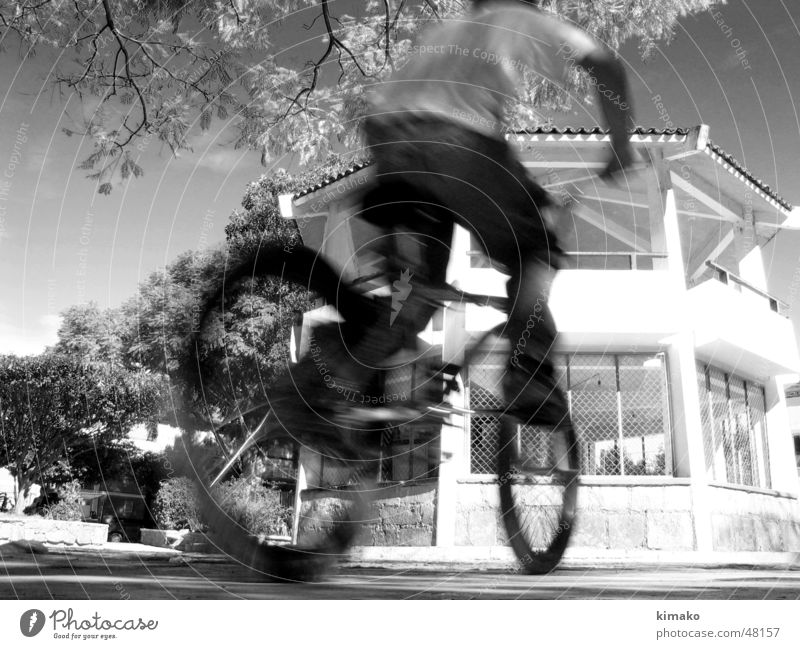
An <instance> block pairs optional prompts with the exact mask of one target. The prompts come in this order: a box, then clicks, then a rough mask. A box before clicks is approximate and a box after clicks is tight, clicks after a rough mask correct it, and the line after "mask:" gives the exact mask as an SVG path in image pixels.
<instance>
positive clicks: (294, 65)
mask: <svg viewBox="0 0 800 649" xmlns="http://www.w3.org/2000/svg"><path fill="white" fill-rule="evenodd" d="M724 1H725V0H658V2H655V1H653V0H624V1H623V0H594V1H593V2H586V1H585V0H543V1H542V7H543V8H544V9H545V10H546V11H552V12H555V13H556V14H558V15H560V16H562V17H564V18H566V19H568V20H571V21H573V22H575V23H576V24H578V25H580V26H581V27H583V28H585V29H587V30H588V31H589V32H591V33H593V34H595V35H596V36H597V37H598V38H599V39H600V40H601V41H603V42H604V43H606V44H607V45H608V46H609V47H610V48H611V49H613V50H616V49H617V48H619V47H620V45H621V44H622V43H623V42H625V41H627V40H629V39H637V40H638V42H639V44H640V48H641V50H642V53H643V55H646V54H647V53H649V52H650V51H651V50H652V49H653V47H654V46H655V44H656V43H657V42H658V41H668V40H669V39H670V38H671V37H672V35H673V32H674V29H675V25H676V21H677V19H678V18H679V17H681V16H683V15H687V14H691V13H696V12H699V11H703V10H705V9H707V8H709V7H711V6H713V5H715V4H721V3H723V2H724ZM469 4H470V3H469V2H467V1H466V0H435V1H434V0H383V1H382V2H379V1H378V0H368V1H367V2H364V3H362V2H356V1H355V0H288V1H287V0H197V1H196V2H192V3H186V2H183V1H182V0H102V2H96V1H95V0H75V1H74V2H48V1H45V2H41V1H40V0H0V30H2V39H3V41H4V42H8V36H9V35H11V34H13V35H15V36H16V37H17V39H18V40H19V41H21V43H22V44H23V47H22V48H21V50H22V51H23V52H26V53H27V54H26V56H30V55H31V54H32V53H33V52H34V51H36V50H38V49H41V48H43V47H49V48H53V49H55V50H56V51H58V53H59V54H61V53H62V52H68V53H69V54H70V55H69V56H59V61H58V65H57V68H56V71H55V73H54V75H53V79H54V83H55V84H56V86H57V87H58V88H59V89H61V90H63V91H65V93H64V94H65V95H66V94H71V93H73V92H77V93H78V94H79V96H81V97H84V98H87V99H90V98H93V101H94V102H95V104H97V103H98V100H99V105H97V107H96V109H92V110H87V111H85V116H84V118H83V122H82V123H80V124H77V125H76V126H75V127H74V128H66V129H64V132H65V133H66V134H67V135H73V134H76V135H85V136H88V137H89V138H90V139H91V141H92V142H93V143H94V149H93V151H92V153H91V154H90V155H89V156H88V157H87V158H86V159H85V160H84V161H83V162H82V164H81V167H82V168H83V169H85V170H87V171H88V172H89V173H90V177H92V178H94V179H95V180H96V181H97V183H98V191H99V192H100V193H103V194H107V193H109V192H110V191H111V190H112V180H113V179H114V178H115V177H118V178H120V179H123V180H124V179H127V178H131V177H137V176H140V175H141V174H142V173H143V170H142V167H141V166H140V163H139V159H140V154H141V153H142V151H143V150H144V149H146V148H147V146H148V145H149V143H150V142H151V141H152V140H153V139H154V138H155V139H157V140H158V141H160V142H162V143H164V144H165V145H167V146H168V147H169V148H170V149H171V150H172V151H174V152H179V151H181V150H183V149H188V148H190V147H191V133H192V132H197V131H205V130H208V129H210V128H212V124H213V122H214V121H215V120H217V121H218V122H219V123H220V125H221V127H227V126H228V125H233V126H235V128H236V129H238V138H237V139H236V146H237V147H245V146H246V147H251V148H254V149H256V150H258V151H260V152H261V158H262V161H263V162H264V163H265V164H266V163H268V162H271V161H273V160H276V159H278V158H279V157H280V156H282V155H283V154H285V153H286V152H291V153H293V154H299V155H300V159H301V160H300V161H301V163H306V162H308V161H312V160H314V161H319V160H324V159H325V157H326V156H327V155H328V154H329V153H330V152H332V151H336V150H339V149H344V150H347V151H354V150H356V149H357V148H358V146H359V142H358V125H359V122H360V120H361V119H362V117H363V115H364V111H365V107H366V103H365V99H364V97H365V91H366V89H367V88H368V87H369V86H370V85H372V84H374V83H375V82H377V81H379V80H381V79H383V78H385V77H386V75H387V74H389V73H390V72H391V70H392V69H394V68H396V67H398V66H401V65H402V64H403V62H404V60H405V58H406V57H407V56H408V55H409V52H410V51H411V48H410V47H409V45H410V44H411V42H412V40H413V39H414V37H415V35H416V34H417V33H418V32H419V30H420V29H422V28H424V27H425V26H426V25H428V24H430V23H432V22H435V21H438V20H441V19H444V18H449V17H454V16H459V15H461V14H463V13H464V12H465V11H466V10H467V9H468V7H469ZM287 33H289V34H294V35H295V38H294V42H290V43H287V36H286V34H287ZM26 47H27V49H26ZM9 49H10V50H13V49H16V48H9ZM526 82H527V83H526V87H524V88H522V89H521V93H520V100H521V101H520V102H519V107H520V108H521V110H517V111H516V112H517V115H518V116H519V117H520V118H522V119H524V120H528V121H527V123H525V126H531V124H530V122H529V120H530V119H531V117H532V116H533V115H535V112H533V111H532V108H533V107H534V106H536V107H540V106H544V107H548V106H560V107H568V105H569V102H570V98H575V97H577V98H579V99H580V98H584V97H586V94H587V91H588V81H587V77H586V76H585V75H582V74H580V73H578V72H577V71H576V73H575V75H574V76H573V77H572V79H571V82H570V86H569V87H567V88H565V89H557V88H555V87H554V86H553V85H552V84H549V83H548V82H543V81H542V80H541V79H535V78H529V79H527V80H526Z"/></svg>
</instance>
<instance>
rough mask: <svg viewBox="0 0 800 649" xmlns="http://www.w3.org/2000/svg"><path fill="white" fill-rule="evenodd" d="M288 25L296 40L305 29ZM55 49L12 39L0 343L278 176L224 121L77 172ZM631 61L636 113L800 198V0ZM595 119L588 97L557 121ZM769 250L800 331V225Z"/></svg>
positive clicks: (8, 346)
mask: <svg viewBox="0 0 800 649" xmlns="http://www.w3.org/2000/svg"><path fill="white" fill-rule="evenodd" d="M655 1H657V0H655ZM285 29H286V31H285V32H284V33H283V34H281V35H280V38H281V41H282V42H283V43H284V44H286V43H289V44H291V42H292V40H293V39H294V38H297V39H299V38H300V37H301V34H300V32H299V31H298V30H297V28H296V27H294V26H292V25H287V26H286V27H285ZM302 37H303V38H307V37H308V35H307V34H303V35H302ZM320 46H321V47H322V45H320ZM58 54H59V53H47V52H40V54H39V56H38V57H37V58H36V59H35V60H34V61H33V62H32V63H26V64H24V65H21V59H20V57H19V54H18V52H17V51H16V50H14V49H13V48H7V49H6V51H4V52H2V53H0V181H5V182H6V183H7V184H6V185H5V186H0V192H3V191H4V192H5V193H4V194H2V196H0V198H2V199H4V200H0V277H2V280H3V281H2V282H0V353H18V354H27V353H38V352H40V351H42V350H43V349H44V347H45V346H46V345H48V344H52V343H54V342H55V340H56V331H57V328H58V321H59V320H58V314H59V313H60V312H61V311H63V310H64V309H65V308H67V307H68V306H70V305H73V304H77V303H81V302H86V301H95V302H97V303H98V304H99V305H100V306H101V307H109V306H117V305H119V304H120V303H122V302H123V301H124V300H125V299H127V298H128V297H130V296H132V295H133V294H134V292H135V290H136V286H137V284H138V283H139V282H140V281H142V280H143V279H145V278H146V277H147V276H148V275H149V274H150V273H151V272H153V271H154V270H156V269H158V268H162V267H163V266H164V265H165V264H167V263H169V262H170V261H171V260H172V259H174V258H175V257H176V256H177V255H178V254H179V253H180V252H182V251H184V250H187V249H197V248H203V247H206V246H211V245H214V244H215V243H217V242H220V241H222V240H224V228H225V225H226V224H227V221H228V217H229V215H230V214H231V212H232V211H233V210H234V209H236V208H237V207H239V204H240V201H241V197H242V195H243V194H244V190H245V187H246V185H247V183H248V182H251V181H253V180H256V179H257V178H258V177H259V176H260V175H261V174H263V173H268V171H269V170H267V169H264V168H263V167H261V166H260V164H259V157H258V154H256V153H254V152H248V151H245V150H234V149H233V147H232V146H231V142H232V140H233V137H234V136H233V133H232V132H231V130H230V129H227V130H226V129H223V130H222V131H220V130H212V131H210V132H207V133H205V134H203V135H202V136H196V137H195V138H194V140H193V151H192V152H189V153H186V154H183V155H181V157H179V158H175V157H173V156H172V155H171V153H170V152H169V150H165V149H163V148H162V147H161V145H160V144H159V143H157V142H152V143H150V144H149V145H147V146H146V147H145V148H144V150H143V152H142V163H143V166H144V168H145V175H144V177H143V178H140V179H136V180H133V181H129V182H127V183H125V184H118V185H117V186H115V189H114V191H113V193H112V194H111V195H110V196H101V195H99V194H97V193H96V186H95V184H94V182H93V181H90V180H87V179H86V178H85V173H86V172H84V171H83V170H80V169H78V168H77V165H78V163H79V162H80V160H81V159H82V156H84V155H85V153H86V151H87V150H88V149H87V147H86V143H83V142H82V141H81V139H80V138H79V137H72V138H68V137H66V136H65V135H64V134H63V133H62V132H61V129H62V127H69V126H71V125H74V124H73V122H72V120H73V119H74V118H75V117H76V116H80V115H81V113H82V111H85V110H88V109H90V108H91V106H81V104H80V102H79V101H78V100H77V98H76V97H64V96H58V95H57V94H55V93H54V92H53V91H52V86H51V84H50V83H49V80H48V76H49V74H50V73H51V69H52V63H53V61H54V60H55V59H56V57H57V56H58ZM621 56H622V59H623V61H624V63H625V65H626V67H627V69H628V72H629V75H630V80H631V89H632V92H633V97H634V108H635V111H636V116H637V122H638V123H640V124H641V125H643V126H653V127H663V126H665V125H666V120H669V121H670V122H671V123H672V124H673V125H674V126H684V127H690V126H694V125H697V124H700V123H704V124H708V125H709V126H710V136H711V139H712V140H713V141H714V142H715V144H717V145H719V146H721V147H722V148H723V149H724V150H725V151H727V152H728V153H730V154H732V155H734V156H735V157H736V158H737V159H738V160H739V161H740V162H741V163H742V164H744V165H745V166H746V167H747V168H748V169H750V170H751V171H752V172H753V174H754V175H755V176H757V177H759V178H761V179H763V180H764V181H765V182H766V183H768V184H769V185H771V186H772V187H773V188H775V189H776V190H777V191H778V193H779V194H781V195H782V196H783V197H784V198H786V199H787V200H788V201H790V202H792V203H794V204H800V161H799V160H798V152H800V119H799V118H798V113H800V111H798V108H797V102H796V99H800V69H799V68H798V62H800V3H798V2H796V1H795V0H729V2H728V3H727V4H724V5H720V6H719V7H718V8H716V9H715V10H714V12H713V13H711V12H706V13H703V14H699V15H696V16H693V17H686V18H683V19H681V21H680V23H679V26H678V29H677V32H676V36H675V39H674V40H673V41H672V42H671V43H669V44H665V43H662V44H660V47H659V49H658V51H657V52H656V53H655V54H654V55H653V56H652V57H651V58H650V59H648V60H647V61H642V60H641V58H640V57H639V55H638V52H637V49H636V47H635V44H630V45H627V46H625V47H623V49H622V51H621ZM3 89H5V90H3ZM655 98H658V99H659V101H660V103H662V104H663V106H664V108H665V110H664V111H661V112H660V111H659V110H658V109H657V107H656V101H655ZM593 119H594V118H593V116H592V112H591V111H586V110H585V109H582V108H580V107H578V108H577V109H576V110H574V111H573V112H572V113H568V114H564V115H560V116H558V118H557V123H558V124H559V125H571V126H591V125H594V123H595V122H594V121H593ZM765 259H766V262H767V265H768V273H769V288H770V291H771V292H772V293H773V294H775V295H776V296H777V297H779V298H781V299H783V300H785V301H787V302H789V303H790V304H791V306H792V307H793V319H794V321H795V327H796V329H797V330H798V331H799V332H800V233H796V232H783V233H780V234H778V235H777V236H776V238H775V239H774V240H773V241H772V242H771V243H770V244H769V246H768V247H767V248H766V249H765Z"/></svg>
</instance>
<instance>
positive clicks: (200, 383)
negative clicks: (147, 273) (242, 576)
mask: <svg viewBox="0 0 800 649" xmlns="http://www.w3.org/2000/svg"><path fill="white" fill-rule="evenodd" d="M242 280H245V281H242ZM223 288H224V289H226V290H223ZM242 299H251V300H253V301H254V302H255V303H256V304H259V303H260V304H262V308H263V309H264V310H266V311H267V312H268V313H270V322H273V323H278V324H281V323H283V324H285V326H282V327H279V326H277V325H276V326H274V327H273V329H272V335H273V336H274V337H275V339H276V340H277V342H276V344H275V345H274V346H273V348H272V349H271V350H267V351H265V352H263V354H262V355H263V356H264V358H266V359H267V360H269V361H272V362H271V364H269V363H266V362H264V364H263V366H262V365H255V367H254V368H252V369H251V371H250V374H249V375H244V376H242V371H241V370H242V367H239V365H241V362H232V361H231V356H229V353H228V351H227V349H226V348H225V347H224V346H219V345H218V346H217V348H212V349H211V351H207V347H208V344H207V342H206V341H207V340H208V339H211V340H212V341H213V340H214V339H215V336H216V337H219V335H218V334H215V335H212V334H214V330H213V327H214V326H216V327H218V328H219V329H221V330H222V333H223V334H225V333H226V332H225V329H224V327H225V324H226V321H225V319H224V311H225V310H226V309H227V310H230V309H231V308H237V304H239V302H237V300H242ZM321 303H324V304H325V305H326V307H325V308H326V309H327V311H328V312H329V313H328V316H329V317H330V320H331V324H329V325H327V326H326V328H325V330H324V331H325V332H326V333H325V334H324V335H326V336H327V337H328V338H331V339H332V340H333V339H335V341H334V342H338V343H341V344H342V345H346V344H352V343H354V342H356V341H357V340H358V339H359V336H360V335H361V331H362V330H363V329H364V327H365V326H368V325H369V322H370V320H369V318H370V316H371V309H372V308H373V307H372V305H371V303H370V301H369V300H368V299H366V298H364V297H363V296H361V295H359V294H357V293H355V292H354V291H352V290H351V289H350V287H349V286H348V285H347V284H346V283H344V282H343V281H342V280H341V275H340V273H339V272H337V270H336V269H334V268H332V267H331V266H329V265H328V264H327V263H326V262H325V261H324V260H323V259H322V258H320V257H319V256H318V255H316V253H314V252H313V251H311V250H308V249H305V248H302V247H295V248H291V247H287V248H265V249H262V250H260V251H259V252H258V254H254V255H253V257H251V258H248V259H246V260H244V261H240V262H239V263H238V264H237V265H236V266H235V267H234V268H233V269H232V270H230V271H229V272H228V273H227V274H226V277H225V287H222V288H219V289H218V290H216V291H215V292H214V293H213V294H211V295H209V296H207V297H206V299H205V301H204V304H203V308H202V310H201V317H200V318H199V322H200V326H199V327H198V331H197V332H196V333H195V336H194V339H193V340H192V341H191V345H190V348H191V349H192V350H194V354H195V355H194V357H193V358H190V359H189V361H190V365H191V367H190V371H187V374H188V375H190V376H191V378H192V380H193V381H195V382H196V384H197V389H196V393H197V394H200V395H203V396H204V397H205V398H206V399H207V400H208V401H209V404H208V405H204V410H207V411H213V410H214V408H217V409H219V408H220V405H219V404H223V405H227V406H228V409H229V411H232V412H233V415H234V416H228V417H226V418H225V420H224V421H225V422H226V426H227V427H228V429H230V428H233V427H235V426H237V425H238V426H240V427H241V428H242V429H243V430H242V431H240V432H239V434H238V435H235V434H234V433H230V434H229V435H232V436H234V437H235V442H236V444H239V442H240V440H241V439H243V438H246V439H245V442H244V443H242V444H239V445H240V446H241V447H242V448H241V449H240V450H241V451H242V452H241V453H238V452H237V453H235V454H231V453H227V455H228V456H229V457H226V458H224V461H223V460H218V464H225V466H226V468H228V467H229V466H231V465H233V464H234V463H235V462H238V463H239V464H241V465H242V466H246V465H247V463H248V462H249V463H250V465H249V466H250V468H253V469H254V470H255V469H256V468H257V470H258V471H263V470H264V468H265V467H267V468H268V467H273V466H278V465H275V464H274V463H271V461H270V456H269V450H268V449H269V447H270V443H271V442H272V441H273V440H275V441H282V443H283V446H285V447H288V448H290V449H291V450H290V455H291V456H293V461H295V462H296V461H297V455H298V454H301V453H308V454H309V456H312V455H313V458H314V459H315V461H316V462H323V461H324V463H325V466H326V472H327V475H330V474H334V476H335V477H334V483H333V484H328V483H327V482H326V484H325V489H322V488H321V485H316V484H310V485H306V486H305V487H304V490H303V493H304V494H306V493H309V492H313V497H312V498H309V499H308V500H307V501H306V500H304V499H300V498H297V499H296V500H295V503H294V507H293V509H296V510H297V511H292V512H291V514H292V516H291V518H292V520H291V521H290V522H289V524H288V527H289V528H290V529H288V530H287V532H288V533H285V534H283V535H280V536H282V539H281V540H279V541H275V540H266V541H265V535H264V534H257V533H256V532H257V529H258V528H263V525H262V521H261V519H260V515H259V513H258V512H255V511H252V509H253V507H252V506H244V505H243V504H242V502H240V500H241V499H239V500H236V499H235V498H231V497H228V496H226V493H228V492H226V491H225V486H226V483H225V482H224V481H222V480H221V476H220V475H218V474H221V473H222V472H218V471H216V470H211V471H209V470H199V471H198V472H197V473H198V478H199V482H200V484H198V488H199V491H200V492H201V498H202V509H203V514H204V517H205V519H206V523H207V524H208V526H209V528H210V529H211V530H212V532H213V534H212V536H213V539H214V542H215V543H216V544H217V546H218V549H219V550H221V551H222V552H224V553H226V554H228V555H229V556H230V557H231V558H232V559H234V560H236V561H238V562H240V563H241V564H243V565H245V566H247V567H249V568H251V569H253V570H254V571H256V572H258V573H260V574H261V575H262V576H263V577H264V578H267V579H270V578H272V579H279V580H298V581H307V580H311V579H314V578H316V577H317V576H319V575H321V574H322V573H324V571H325V569H326V568H327V567H328V566H329V565H331V564H333V563H335V562H336V560H337V559H340V558H342V557H344V556H345V555H346V553H347V551H348V548H349V546H350V545H351V544H352V543H353V541H354V539H355V537H356V535H357V534H358V532H359V531H360V524H361V523H362V521H363V520H364V518H365V517H366V515H367V512H368V503H369V497H370V495H371V492H372V491H373V489H374V488H373V487H372V484H373V482H374V475H376V474H377V465H376V464H375V461H374V459H373V458H372V457H371V455H370V454H369V449H368V448H367V445H368V442H369V439H370V438H371V437H374V434H372V435H370V431H369V430H355V429H352V430H351V429H348V430H343V429H339V428H337V427H335V426H334V424H333V423H332V422H331V420H330V419H329V418H328V413H327V412H323V411H316V410H315V409H314V407H313V406H312V405H309V404H310V402H308V401H306V398H307V397H310V396H313V392H314V391H315V390H329V387H328V386H327V385H326V384H325V383H324V382H323V374H322V373H320V372H319V371H318V368H317V367H316V365H315V364H314V363H312V362H301V363H297V364H295V363H293V362H292V361H291V359H290V358H289V340H290V339H289V327H290V326H293V323H295V314H296V313H297V312H298V311H301V312H302V310H305V309H308V308H310V307H312V306H319V305H320V304H321ZM209 329H210V330H211V333H210V334H209V333H207V332H208V330H209ZM315 331H317V330H315ZM319 331H322V329H319ZM234 333H235V334H236V335H234V336H232V339H233V341H234V343H235V341H236V340H237V336H241V332H234ZM320 335H322V334H320ZM315 336H316V334H315ZM315 340H316V338H315ZM317 344H318V345H319V347H320V349H319V352H320V356H319V359H318V362H319V364H320V365H322V366H324V365H325V364H326V363H328V360H327V358H326V357H324V356H322V353H323V351H324V350H323V349H322V347H323V346H324V343H323V342H322V341H321V340H320V341H319V342H318V343H316V342H315V345H317ZM314 349H317V347H316V346H315V347H314ZM308 353H313V352H308ZM301 360H302V359H301ZM313 360H315V359H313V358H312V361H313ZM276 368H278V369H276ZM270 372H272V374H273V377H274V378H272V379H271V382H267V380H266V378H268V374H269V373H270ZM303 372H305V374H303ZM309 375H310V376H311V377H312V378H313V379H314V382H309V381H308V379H309ZM254 377H255V378H254ZM306 383H308V385H306ZM278 384H280V385H282V386H283V387H282V388H281V389H282V390H283V391H284V395H283V398H286V394H285V393H286V392H287V391H288V390H290V389H294V388H296V387H297V386H303V390H304V391H303V392H302V393H300V392H298V393H297V395H293V397H292V403H293V404H295V403H296V405H294V406H293V408H294V409H296V410H299V409H302V408H305V409H307V410H308V412H307V413H306V414H305V416H304V417H302V418H300V417H297V418H295V419H293V418H292V417H291V415H294V414H295V413H294V412H292V411H291V410H290V409H288V408H286V407H284V408H283V413H284V415H283V417H281V416H278V415H276V414H275V409H274V407H273V405H274V403H275V401H274V398H275V394H276V390H277V388H276V386H277V385H278ZM212 399H213V401H212ZM241 404H245V405H244V406H242V405H241ZM254 404H255V405H254ZM287 414H288V415H290V416H288V417H287V416H286V415H287ZM259 420H261V423H258V422H259ZM298 422H299V423H298ZM251 429H253V431H251ZM259 431H263V432H259ZM222 437H223V433H219V434H218V435H217V438H218V439H222ZM245 447H247V448H248V449H249V452H248V455H245V454H244V450H245ZM253 451H255V453H254V452H253ZM248 458H249V459H248ZM290 463H291V462H290ZM280 466H281V467H284V464H281V465H280ZM315 466H316V465H315ZM259 467H260V468H259ZM216 468H217V469H219V468H220V467H219V466H217V467H216ZM284 468H285V467H284ZM248 472H249V470H248V471H245V473H248ZM215 475H216V476H217V477H216V478H214V476H215ZM212 478H213V480H212ZM290 478H292V476H289V477H288V478H287V479H290ZM312 479H316V478H312ZM218 481H219V484H217V485H216V486H213V487H212V482H213V483H216V482H218ZM246 504H247V503H245V505H246ZM282 507H283V505H282ZM272 536H278V535H272ZM289 538H290V539H291V540H289Z"/></svg>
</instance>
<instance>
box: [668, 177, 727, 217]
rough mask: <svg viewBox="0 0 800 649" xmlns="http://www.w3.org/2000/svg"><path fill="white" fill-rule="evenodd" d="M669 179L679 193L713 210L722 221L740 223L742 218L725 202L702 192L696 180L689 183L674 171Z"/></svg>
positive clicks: (720, 198)
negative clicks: (681, 192)
mask: <svg viewBox="0 0 800 649" xmlns="http://www.w3.org/2000/svg"><path fill="white" fill-rule="evenodd" d="M670 178H671V179H672V185H673V187H677V188H678V189H680V190H681V191H683V192H685V193H687V194H689V195H690V196H691V197H692V198H695V199H697V200H698V201H700V202H701V203H703V205H705V206H706V207H708V208H710V209H711V210H713V211H714V212H715V213H716V214H719V216H720V218H721V219H722V220H724V221H730V222H731V223H738V222H739V221H741V219H742V217H741V216H740V215H739V214H737V213H736V212H734V211H733V210H732V209H731V208H730V207H728V206H727V205H726V204H725V203H726V202H727V201H725V200H724V199H723V198H722V197H719V198H715V197H713V196H711V195H710V194H709V193H707V192H706V191H703V189H701V187H700V186H699V185H700V183H698V182H697V181H696V180H695V182H689V181H688V180H686V179H685V178H684V177H683V176H681V175H680V174H677V173H675V172H674V171H672V172H670Z"/></svg>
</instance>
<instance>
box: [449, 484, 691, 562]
mask: <svg viewBox="0 0 800 649" xmlns="http://www.w3.org/2000/svg"><path fill="white" fill-rule="evenodd" d="M499 505H500V501H499V491H498V488H497V485H496V484H495V483H492V482H489V481H475V480H470V481H469V482H462V483H460V484H459V486H458V503H457V517H456V545H479V546H489V545H504V544H505V543H506V534H505V529H504V527H503V522H502V518H501V517H500V510H499ZM571 545H572V547H590V548H604V549H613V550H634V549H639V550H693V549H695V540H694V525H693V518H692V499H691V494H690V488H689V486H688V484H678V485H665V484H653V485H647V486H640V485H582V486H581V487H580V490H579V491H578V517H577V521H576V525H575V530H574V536H573V538H572V541H571Z"/></svg>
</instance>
